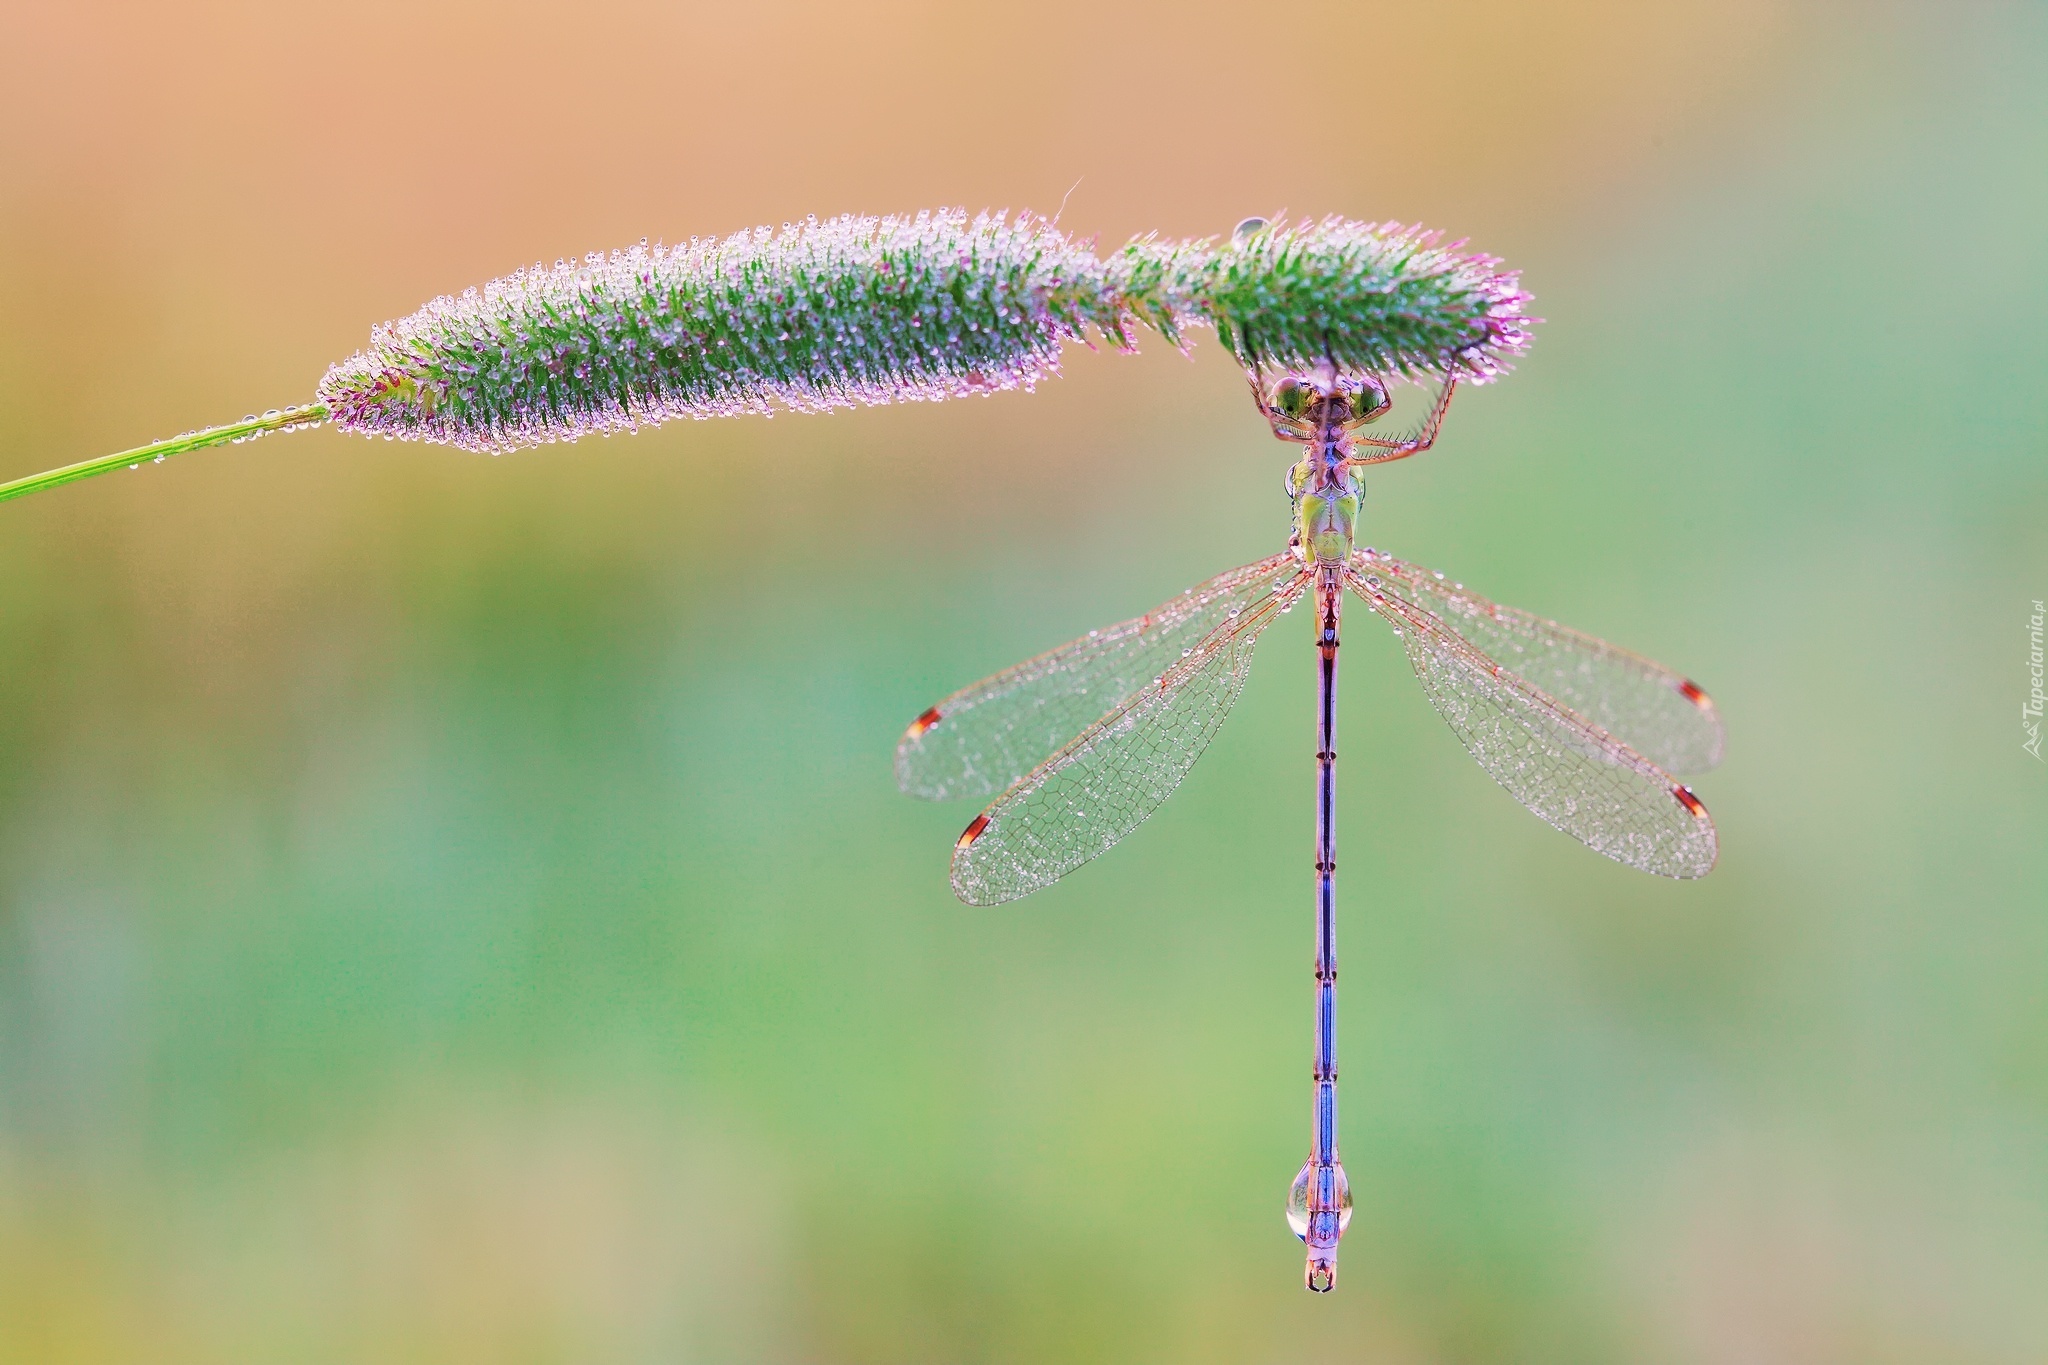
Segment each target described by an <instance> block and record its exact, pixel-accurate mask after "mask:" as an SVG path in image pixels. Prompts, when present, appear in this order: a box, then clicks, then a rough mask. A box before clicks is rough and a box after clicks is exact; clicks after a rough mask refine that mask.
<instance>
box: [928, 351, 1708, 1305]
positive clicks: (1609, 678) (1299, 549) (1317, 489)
mask: <svg viewBox="0 0 2048 1365" xmlns="http://www.w3.org/2000/svg"><path fill="white" fill-rule="evenodd" d="M1247 377H1248V378H1249V380H1250V382H1251V388H1252V396H1253V400H1254V402H1255V403H1256V404H1257V406H1258V409H1259V412H1260V414H1261V415H1262V416H1263V417H1264V418H1265V419H1266V421H1267V422H1268V423H1269V424H1270V426H1271V428H1272V432H1273V434H1274V435H1275V436H1276V437H1278V438H1280V439H1281V440H1283V441H1287V442H1290V443H1292V444H1293V445H1295V446H1298V447H1300V449H1301V458H1300V460H1299V461H1298V462H1297V463H1295V464H1294V465H1293V467H1292V468H1291V469H1290V470H1289V471H1288V473H1287V477H1286V491H1287V495H1288V499H1289V501H1290V503H1291V504H1292V512H1293V517H1292V520H1293V531H1292V535H1291V536H1290V537H1289V540H1288V543H1287V547H1286V548H1285V549H1284V550H1282V551H1281V552H1280V553H1278V554H1275V555H1273V556H1271V557H1270V558H1267V559H1262V560H1260V561H1259V562H1257V563H1256V564H1248V565H1246V566H1245V567H1243V568H1241V569H1233V570H1231V571H1230V572H1229V573H1225V574H1219V575H1218V576H1216V577H1215V578H1212V579H1210V580H1209V581H1208V582H1206V583H1202V584H1199V585H1197V586H1195V587H1192V588H1189V589H1188V590H1187V591H1185V592H1183V593H1182V594H1181V595H1180V596H1178V597H1175V598H1173V599H1172V600H1171V601H1169V602H1166V603H1165V604H1163V605H1161V606H1159V607H1157V608H1154V609H1153V610H1152V611H1149V612H1146V613H1145V614H1144V615H1142V616H1138V617H1134V618H1132V619H1131V620H1128V621H1123V622H1119V623H1118V624H1116V625H1113V626H1107V627H1104V628H1103V629H1100V630H1092V631H1090V632H1088V634H1086V635H1084V636H1082V637H1081V638H1080V639H1078V640H1074V641H1071V642H1069V643H1067V644H1064V645H1061V646H1060V647H1059V648H1057V649H1054V650H1051V651H1049V652H1048V653H1045V654H1041V655H1039V656H1038V657H1036V658H1033V659H1028V660H1026V661H1025V662H1023V663H1020V664H1017V665H1015V666H1014V667H1011V668H1006V669H1004V670H1003V671H1002V672H1000V673H997V674H996V675H994V676H993V677H990V678H987V679H984V680H983V681H981V682H978V683H975V684H974V685H973V686H971V687H966V688H962V689H961V690H960V691H958V692H955V693H954V694H953V695H951V696H949V697H947V698H945V699H944V700H943V701H941V702H939V703H938V704H937V705H935V706H933V707H930V708H929V709H927V710H926V711H925V712H924V713H923V714H922V715H920V716H918V717H917V719H916V720H914V721H912V722H911V724H910V727H909V729H908V730H907V731H905V732H904V735H903V738H902V740H901V742H900V743H899V744H898V746H897V750H896V778H897V782H898V785H899V786H901V788H902V789H903V790H904V791H905V792H907V793H909V794H910V795H913V796H918V797H924V798H928V799H933V800H946V799H953V798H976V799H986V798H991V797H992V798H994V799H993V800H991V801H989V804H988V805H987V807H986V808H985V809H984V810H983V811H982V812H981V813H980V814H979V815H977V816H975V817H974V819H973V821H972V822H971V823H969V824H968V826H967V828H966V829H965V830H964V831H963V832H962V833H961V835H960V837H959V839H958V841H957V842H956V843H955V845H954V848H953V866H952V882H953V890H954V892H955V893H956V894H957V895H958V896H959V897H960V899H961V900H963V901H966V902H967V903H968V904H970V905H998V904H1001V903H1003V902H1005V901H1012V900H1016V899H1017V898H1019V897H1021V896H1027V895H1030V894H1031V893H1032V892H1034V891H1039V890H1042V889H1044V888H1045V887H1047V886H1050V885H1052V884H1053V883H1054V882H1056V881H1058V880H1059V879H1060V878H1062V877H1064V876H1066V875H1067V874H1068V873H1070V872H1072V871H1074V870H1075V869H1076V868H1078V867H1080V866H1081V865H1082V864H1084V863H1086V862H1088V861H1089V860H1091V859H1093V858H1095V857H1097V856H1099V855H1100V854H1102V853H1105V852H1107V851H1108V850H1109V849H1110V848H1111V847H1113V846H1114V845H1115V844H1116V843H1117V842H1118V841H1119V840H1121V839H1122V838H1123V837H1124V836H1125V835H1127V834H1129V833H1130V832H1131V831H1132V830H1134V829H1136V828H1137V827H1138V825H1139V824H1141V823H1142V822H1143V821H1144V820H1145V818H1146V817H1147V816H1149V815H1150V814H1151V813H1152V812H1153V811H1154V810H1157V809H1158V808H1159V806H1160V804H1161V803H1162V802H1164V801H1165V800H1166V798H1167V797H1168V796H1170V795H1171V794H1172V793H1173V791H1174V789H1175V788H1176V787H1178V786H1179V785H1180V782H1181V780H1182V779H1183V778H1184V777H1186V776H1187V774H1188V771H1189V770H1190V769H1191V768H1192V767H1193V766H1194V763H1195V760H1196V759H1198V758H1199V757H1200V756H1201V754H1202V751H1203V750H1204V749H1205V748H1206V747H1207V746H1208V744H1209V741H1210V740H1211V739H1213V738H1214V737H1215V735H1216V732H1217V730H1218V728H1220V727H1221V725H1222V724H1223V721H1224V718H1225V717H1226V716H1227V715H1228V714H1229V712H1230V709H1231V707H1232V705H1233V704H1234V703H1235V702H1236V701H1237V698H1238V695H1239V693H1240V692H1242V691H1243V689H1244V684H1245V679H1246V677H1247V675H1248V673H1249V670H1250V668H1251V661H1252V650H1253V648H1254V646H1255V645H1257V643H1258V640H1259V637H1260V635H1261V634H1262V633H1263V632H1264V631H1265V629H1266V628H1267V627H1268V626H1270V625H1271V624H1272V623H1273V622H1274V621H1275V620H1276V619H1277V618H1278V617H1279V616H1281V615H1282V614H1284V613H1286V612H1288V611H1290V610H1292V609H1293V607H1294V606H1296V605H1297V604H1300V603H1307V604H1309V605H1310V606H1311V607H1312V609H1313V620H1314V628H1313V636H1314V645H1315V667H1316V702H1315V705H1316V715H1315V764H1316V781H1315V1045H1314V1046H1315V1065H1314V1072H1313V1080H1314V1093H1313V1100H1312V1106H1311V1121H1310V1130H1309V1155H1308V1160H1307V1161H1306V1162H1305V1163H1304V1164H1303V1165H1302V1167H1301V1170H1300V1172H1299V1173H1298V1174H1297V1175H1296V1176H1295V1178H1294V1181H1293V1183H1292V1185H1291V1186H1290V1187H1289V1190H1288V1194H1287V1204H1286V1215H1287V1221H1288V1224H1289V1226H1290V1227H1291V1228H1292V1230H1293V1232H1294V1234H1295V1236H1296V1237H1298V1238H1300V1239H1301V1240H1302V1241H1303V1242H1304V1243H1306V1245H1307V1262H1306V1267H1305V1270H1304V1279H1305V1281H1306V1284H1307V1287H1308V1288H1309V1289H1311V1290H1314V1291H1317V1292H1325V1293H1326V1292H1328V1291H1329V1290H1331V1289H1333V1288H1335V1286H1336V1282H1337V1244H1338V1241H1339V1239H1340V1238H1341V1237H1342V1236H1343V1235H1344V1231H1345V1228H1346V1227H1347V1226H1348V1225H1349V1223H1350V1221H1351V1204H1352V1200H1351V1189H1350V1184H1349V1181H1348V1180H1347V1178H1346V1176H1345V1173H1344V1166H1343V1163H1342V1161H1341V1160H1340V1159H1339V1155H1338V1144H1337V941H1336V909H1337V906H1336V876H1337V840H1336V796H1337V791H1336V772H1337V653H1338V647H1339V636H1338V627H1339V622H1340V620H1341V617H1342V609H1343V606H1344V601H1345V595H1346V594H1347V593H1349V594H1350V595H1351V596H1352V597H1355V598H1357V599H1358V600H1359V601H1360V602H1361V603H1363V605H1364V607H1365V609H1366V610H1367V611H1369V612H1370V613H1371V614H1372V615H1373V616H1376V617H1378V618H1379V619H1380V620H1382V621H1384V622H1385V623H1386V624H1387V625H1389V626H1391V627H1392V628H1393V632H1394V635H1395V637H1396V638H1397V639H1398V640H1399V641H1400V643H1401V647H1402V648H1403V649H1404V650H1405V651H1406V653H1407V655H1408V662H1409V663H1410V665H1411V666H1412V667H1413V668H1414V671H1415V677H1416V679H1417V681H1418V682H1420V683H1421V685H1422V690H1423V691H1424V693H1426V694H1427V695H1428V697H1429V700H1430V701H1431V702H1432V703H1433V704H1434V705H1435V707H1436V709H1437V712H1438V713H1439V714H1440V715H1442V717H1443V718H1444V720H1445V721H1447V722H1448V723H1449V725H1450V727H1451V729H1452V730H1453V731H1454V732H1455V733H1456V734H1457V736H1458V738H1459V740H1461V741H1462V742H1463V743H1464V746H1465V749H1466V751H1467V752H1468V753H1470V754H1471V756H1472V757H1473V759H1474V760H1476V761H1477V762H1478V764H1479V766H1480V767H1481V768H1483V769H1485V771H1486V772H1487V773H1488V774H1489V775H1490V776H1491V777H1492V778H1493V779H1494V780H1495V781H1496V782H1498V783H1499V784H1500V785H1501V786H1503V787H1505V788H1506V789H1507V790H1508V792H1509V793H1510V794H1512V795H1513V796H1514V798H1515V799H1516V800H1518V801H1520V802H1521V803H1522V804H1523V805H1524V806H1526V807H1528V809H1529V810H1530V811H1532V812H1534V813H1535V814H1536V815H1537V816H1538V817H1539V818H1541V819H1543V820H1545V821H1547V822H1548V823H1550V824H1551V825H1553V826H1555V827H1556V828H1558V829H1560V830H1562V831H1564V832H1565V833H1567V834H1569V835H1571V836H1573V837H1574V838H1576V839H1578V840H1580V841H1581V842H1583V843H1584V844H1585V845H1586V846H1587V847H1588V848H1591V849H1592V850H1593V851H1594V852H1596V853H1601V854H1604V855H1606V856H1607V857H1609V858H1612V859H1614V860H1615V861H1616V862H1620V863H1625V864H1627V865H1628V866H1630V867H1633V868H1639V869H1641V870H1642V871H1644V872H1650V873H1654V874H1656V875H1659V876H1664V877H1674V878H1695V877H1703V876H1705V875H1706V874H1707V873H1708V872H1709V871H1710V870H1711V869H1712V868H1713V866H1714V863H1715V860H1716V858H1717V856H1718V852H1719V844H1718V840H1717V838H1716V835H1715V831H1714V823H1713V820H1712V818H1711V817H1710V816H1709V815H1708V813H1707V808H1706V805H1705V803H1704V802H1702V801H1701V800H1700V798H1699V797H1698V796H1697V795H1695V794H1694V793H1693V791H1692V789H1691V788H1690V787H1688V786H1686V785H1685V784H1684V783H1683V782H1681V781H1680V780H1679V779H1678V777H1676V776H1674V774H1693V773H1699V772H1704V771H1706V770H1707V769H1710V768H1712V767H1713V766H1714V765H1715V764H1717V763H1718V762H1719V761H1720V758H1721V751H1722V746H1723V741H1724V733H1723V728H1722V724H1721V719H1720V716H1719V713H1718V712H1717V711H1716V710H1715V707H1714V703H1713V701H1712V699H1711V698H1709V697H1708V695H1707V693H1706V692H1705V691H1704V690H1703V689H1702V688H1701V687H1700V686H1699V685H1698V684H1696V683H1694V682H1692V681H1691V680H1690V679H1688V678H1686V677H1684V676H1682V675H1681V674H1678V673H1676V672H1673V671H1672V670H1671V669H1669V668H1666V667H1664V666H1663V665H1662V664H1658V663H1654V662H1652V661H1651V660H1649V659H1646V658H1643V657H1642V656H1641V655H1638V654H1632V653H1630V652H1629V651H1627V650H1625V649H1619V648H1617V647H1615V646H1613V645H1610V644H1608V643H1606V642H1605V641H1603V640H1598V639H1595V638H1594V637H1592V636H1590V635H1585V634H1581V633H1580V632H1578V631H1575V630H1572V629H1570V628H1568V627H1565V626H1561V625H1558V624H1557V623H1556V622H1554V621H1549V620H1546V619H1544V618H1542V617H1540V616H1536V615H1534V614H1532V613H1530V612H1526V611H1520V610H1517V609H1515V608H1513V607H1504V606H1499V605H1496V604H1495V603H1493V602H1490V601H1488V600H1487V599H1486V598H1484V597H1481V596H1480V595H1479V594H1478V593H1476V592H1473V591H1471V590H1470V589H1468V588H1466V587H1465V586H1464V585H1463V584H1462V583H1458V582H1455V581H1451V580H1448V579H1446V578H1445V577H1444V575H1443V574H1440V573H1436V572H1433V571H1431V570H1428V569H1423V568H1420V567H1418V566H1416V565H1414V564H1411V563H1408V562H1407V561H1405V560H1401V559H1397V558H1395V557H1394V556H1392V555H1390V554H1387V553H1386V552H1384V551H1382V550H1378V549H1374V548H1371V547H1369V546H1360V545H1359V544H1358V543H1357V529H1358V520H1359V511H1360V507H1361V505H1362V500H1363V497H1364V492H1365V481H1364V474H1363V471H1364V470H1365V468H1366V467H1367V466H1370V465H1376V464H1382V463H1386V462H1389V461H1393V460H1401V459H1406V458H1408V457H1409V456H1412V455H1416V454H1419V453H1421V452H1422V451H1425V450H1428V449H1429V448H1430V447H1431V446H1432V445H1433V444H1434V443H1435V441H1436V438H1437V435H1438V433H1439V432H1440V430H1441V429H1442V426H1443V422H1444V416H1445V414H1446V412H1447V411H1448V410H1449V407H1450V402H1451V396H1452V394H1453V393H1454V392H1455V390H1456V388H1457V375H1456V373H1455V372H1450V373H1446V374H1445V375H1444V376H1443V378H1442V382H1441V385H1440V387H1439V391H1438V393H1437V395H1436V397H1435V399H1434V401H1433V403H1432V404H1431V406H1430V409H1429V411H1428V414H1427V416H1426V417H1425V418H1424V420H1423V421H1422V422H1421V423H1420V424H1419V425H1418V427H1417V428H1416V429H1415V430H1414V431H1412V432H1410V433H1409V434H1407V435H1404V436H1400V437H1392V438H1390V437H1385V436H1379V435H1375V434H1373V433H1372V432H1371V431H1369V430H1368V428H1369V427H1371V426H1372V425H1373V424H1374V423H1376V422H1378V421H1379V420H1381V419H1382V418H1383V417H1384V416H1385V415H1386V414H1387V413H1388V411H1389V410H1390V409H1391V407H1392V399H1391V396H1390V393H1391V390H1390V383H1389V377H1382V376H1380V375H1376V374H1372V373H1364V372H1340V371H1339V370H1338V369H1337V368H1336V367H1335V366H1334V365H1330V364H1325V365H1323V366H1322V367H1320V368H1309V367H1302V368H1295V369H1290V370H1287V371H1284V372H1282V373H1279V374H1277V375H1274V376H1269V375H1268V374H1267V373H1266V371H1265V368H1264V367H1263V366H1260V365H1252V366H1250V367H1248V369H1247Z"/></svg>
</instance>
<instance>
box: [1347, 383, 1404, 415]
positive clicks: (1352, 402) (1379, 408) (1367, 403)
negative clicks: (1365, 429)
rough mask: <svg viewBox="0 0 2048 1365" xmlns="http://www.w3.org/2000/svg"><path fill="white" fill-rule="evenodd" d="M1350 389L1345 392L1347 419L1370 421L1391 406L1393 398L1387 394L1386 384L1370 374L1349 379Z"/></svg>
mask: <svg viewBox="0 0 2048 1365" xmlns="http://www.w3.org/2000/svg"><path fill="white" fill-rule="evenodd" d="M1349 388H1350V391H1349V392H1348V393H1346V394H1345V400H1346V401H1345V407H1346V408H1347V409H1349V411H1348V412H1347V413H1346V417H1347V418H1348V420H1350V421H1353V422H1370V421H1371V420H1372V419H1373V418H1375V417H1378V416H1379V415H1380V414H1382V413H1384V412H1385V411H1386V410H1387V409H1388V408H1390V407H1392V406H1393V402H1394V400H1393V399H1391V398H1389V397H1388V396H1387V386H1386V385H1384V384H1382V383H1380V381H1379V380H1377V379H1374V378H1373V377H1372V376H1371V375H1360V376H1359V377H1358V378H1356V379H1354V380H1352V381H1351V384H1350V386H1349Z"/></svg>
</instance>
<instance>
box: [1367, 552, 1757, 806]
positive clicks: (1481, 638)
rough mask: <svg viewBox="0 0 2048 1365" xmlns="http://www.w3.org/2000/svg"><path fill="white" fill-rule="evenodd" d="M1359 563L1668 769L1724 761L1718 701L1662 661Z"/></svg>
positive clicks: (1419, 573) (1416, 570) (1417, 574)
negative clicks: (1646, 657) (1716, 706)
mask: <svg viewBox="0 0 2048 1365" xmlns="http://www.w3.org/2000/svg"><path fill="white" fill-rule="evenodd" d="M1353 567H1354V568H1356V569H1357V571H1358V573H1359V574H1360V575H1361V576H1363V577H1364V578H1365V580H1366V582H1367V584H1368V585H1371V586H1376V587H1377V588H1378V589H1379V590H1380V591H1381V592H1384V593H1386V594H1387V595H1388V596H1389V597H1392V598H1395V599H1397V600H1399V601H1402V602H1405V603H1407V604H1408V605H1409V606H1412V607H1420V608H1421V609H1422V610H1424V611H1426V612H1429V613H1430V614H1431V615H1433V616H1435V617H1436V618H1437V619H1438V620H1439V621H1441V622H1442V623H1443V624H1444V626H1445V627H1447V628H1448V629H1449V630H1451V631H1452V632H1454V633H1455V634H1457V635H1460V636H1462V637H1463V638H1464V639H1465V641H1466V642H1467V643H1468V644H1470V645H1472V646H1473V647H1474V648H1475V649H1477V650H1478V651H1479V652H1480V653H1481V654H1484V655H1486V656H1487V657H1488V658H1489V659H1491V660H1492V661H1493V662H1494V663H1496V664H1499V665H1500V666H1501V667H1502V668H1504V669H1506V670H1507V671H1508V672H1510V673H1513V674H1514V675H1515V676H1517V677H1519V678H1522V679H1523V680H1525V681H1527V682H1529V683H1532V684H1534V685H1535V687H1536V689H1537V690H1538V691H1540V692H1543V693H1545V694H1546V695H1548V696H1550V697H1552V698H1554V699H1555V700H1557V701H1559V702H1562V703H1563V704H1564V705H1565V706H1567V707H1570V708H1571V709H1572V710H1574V711H1576V712H1578V713H1579V714H1580V715H1581V716H1584V717H1585V718H1586V719H1587V720H1590V721H1592V722H1593V723H1594V724H1595V725H1597V726H1599V727H1600V728H1601V729H1603V730H1605V731H1606V732H1607V733H1608V734H1610V735H1613V736H1614V737H1615V738H1617V739H1619V740H1621V741H1622V743H1624V744H1626V745H1628V746H1629V747H1630V748H1631V749H1634V750H1635V751H1636V752H1637V753H1639V754H1641V755H1642V756H1643V757H1644V758H1647V759H1649V760H1650V761H1651V762H1652V763H1655V764H1656V765H1657V766H1658V767H1660V768H1663V769H1665V770H1666V771H1667V772H1674V773H1703V772H1705V771H1707V770H1708V769H1709V768H1712V767H1713V766H1714V765H1715V764H1717V763H1719V762H1720V761H1721V746H1722V744H1723V742H1724V738H1725V737H1724V733H1723V731H1722V729H1721V714H1720V712H1718V711H1716V710H1715V709H1714V702H1713V699H1712V698H1711V697H1709V696H1708V695H1707V694H1706V692H1704V691H1703V690H1702V689H1701V688H1700V687H1699V685H1698V684H1696V683H1694V682H1692V681H1691V680H1690V679H1688V678H1685V677H1682V676H1681V675H1679V674H1677V673H1673V672H1672V671H1671V670H1670V669H1668V668H1666V667H1664V665H1662V664H1660V663H1656V662H1653V661H1652V660H1649V659H1645V658H1644V657H1642V656H1641V655H1640V654H1631V653H1629V652H1628V651H1627V650H1625V649H1617V648H1615V647H1614V646H1613V645H1610V644H1608V643H1607V642H1606V641H1605V640H1599V639H1595V638H1594V637H1593V636H1591V635H1585V634H1582V633H1580V632H1579V631H1576V630H1573V629H1571V628H1570V627H1568V626H1561V625H1559V624H1557V622H1555V621H1546V620H1544V619H1543V618H1542V617H1540V616H1532V615H1531V614H1529V613H1528V612H1526V611H1518V610H1516V609H1515V608H1514V607H1502V606H1497V605H1495V604H1494V603H1492V602H1489V601H1487V600H1486V599H1485V598H1484V597H1481V596H1480V595H1479V594H1478V593H1476V592H1470V591H1467V590H1466V588H1465V585H1464V584H1462V583H1451V582H1447V581H1445V579H1444V576H1443V575H1442V574H1440V573H1433V572H1431V571H1430V570H1428V569H1424V568H1420V567H1418V566H1416V565H1414V564H1406V563H1403V562H1402V561H1400V560H1398V559H1395V558H1394V557H1393V556H1391V555H1387V554H1382V553H1381V552H1379V551H1377V550H1360V551H1359V552H1358V554H1357V556H1356V557H1355V558H1354V560H1353Z"/></svg>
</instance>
